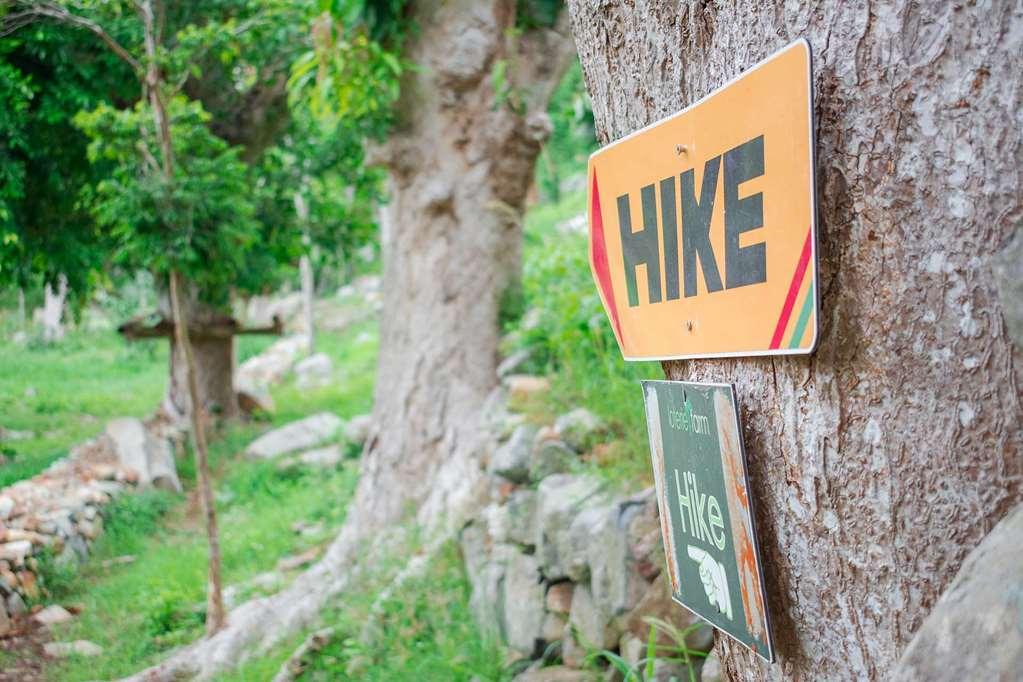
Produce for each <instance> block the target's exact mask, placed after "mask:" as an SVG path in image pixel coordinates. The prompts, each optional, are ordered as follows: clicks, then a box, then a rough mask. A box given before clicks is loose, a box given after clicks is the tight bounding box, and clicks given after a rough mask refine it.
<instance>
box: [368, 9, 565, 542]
mask: <svg viewBox="0 0 1023 682" xmlns="http://www.w3.org/2000/svg"><path fill="white" fill-rule="evenodd" d="M515 7H516V5H515V3H514V2H511V1H510V0H490V1H488V2H482V3H481V2H478V1H477V0H457V1H455V2H441V1H439V0H427V1H425V2H420V3H417V4H416V5H415V7H414V23H415V24H416V25H417V26H418V31H417V32H415V33H414V37H412V38H410V44H409V45H408V46H407V48H406V54H405V57H406V59H408V60H410V61H412V62H414V63H416V64H420V65H423V66H424V68H422V69H419V70H416V71H412V72H410V73H408V75H407V76H406V78H405V79H404V81H403V82H402V94H401V100H400V101H399V102H398V104H397V106H396V111H397V112H399V122H398V124H397V126H396V130H394V131H393V133H392V136H391V138H390V139H389V140H388V143H387V145H386V146H385V147H383V148H380V149H377V150H375V152H376V153H375V154H374V158H375V159H376V160H378V161H382V162H383V163H384V164H385V165H386V166H387V167H388V169H389V170H390V189H391V200H390V203H389V204H388V206H387V207H386V212H387V220H386V221H385V223H386V225H387V226H388V232H389V234H388V235H387V239H386V247H385V248H384V272H383V298H384V313H383V316H382V320H381V336H380V358H379V365H378V373H377V380H376V386H377V389H376V395H375V403H374V415H373V416H374V423H375V424H376V425H377V426H378V429H377V432H376V433H375V435H374V436H373V437H371V439H370V441H369V444H368V446H367V448H366V452H365V453H364V457H363V476H362V479H361V481H360V483H359V489H358V493H357V496H356V501H355V503H354V505H353V508H352V512H350V515H351V517H352V518H354V519H356V520H355V521H354V527H355V528H358V529H359V532H360V533H363V534H364V533H370V532H372V531H373V529H374V528H380V527H381V526H386V525H388V524H391V523H394V522H396V521H397V520H399V519H400V518H402V517H404V516H405V515H406V513H407V512H408V510H409V509H417V510H418V519H419V521H420V522H421V523H423V524H424V525H425V526H427V527H431V528H439V527H443V526H444V525H445V524H447V523H458V521H459V520H460V519H461V518H462V516H463V514H464V512H465V510H467V509H468V508H470V507H471V506H472V505H473V504H474V503H475V502H476V501H477V500H478V499H479V493H480V486H481V484H482V483H483V477H482V476H481V470H480V455H481V452H480V448H481V445H482V443H483V439H482V432H481V430H480V428H479V426H480V425H479V421H478V417H479V414H480V411H481V407H482V405H483V403H484V402H485V400H486V398H487V396H488V395H489V394H490V392H491V391H492V390H493V389H494V387H495V385H496V382H497V379H496V365H497V361H498V347H497V346H498V340H499V329H498V313H499V308H500V305H501V303H502V300H503V299H504V297H505V296H506V295H507V294H508V292H509V290H510V289H512V288H514V287H516V286H518V283H519V276H520V269H521V243H522V211H523V204H524V201H525V197H526V193H527V191H528V189H529V186H530V184H531V182H532V179H533V172H534V167H535V162H536V158H537V155H538V154H539V152H540V148H541V145H542V144H543V142H544V140H545V139H546V138H547V136H548V134H549V132H550V121H549V119H548V118H547V114H546V110H547V104H548V101H549V99H550V95H551V93H552V91H553V89H554V88H555V87H556V85H557V83H558V81H559V80H560V78H561V76H562V74H563V73H564V71H565V69H566V68H567V65H568V64H569V60H570V57H571V56H572V54H573V52H574V49H573V45H572V42H571V39H570V38H569V37H568V36H567V16H566V17H565V19H564V21H563V22H562V25H561V26H560V28H561V29H562V30H563V31H564V33H558V32H557V31H556V30H553V29H537V30H530V31H527V32H525V33H524V34H522V35H521V36H520V37H519V38H515V37H514V36H513V35H512V30H513V28H514V25H515ZM501 62H504V63H505V64H507V73H508V77H509V87H508V89H507V91H506V92H504V93H498V92H497V87H498V85H497V84H495V82H494V80H493V79H492V77H491V74H492V72H493V70H494V69H495V68H496V67H497V65H498V64H499V63H501ZM499 98H500V99H499ZM385 491H386V492H385Z"/></svg>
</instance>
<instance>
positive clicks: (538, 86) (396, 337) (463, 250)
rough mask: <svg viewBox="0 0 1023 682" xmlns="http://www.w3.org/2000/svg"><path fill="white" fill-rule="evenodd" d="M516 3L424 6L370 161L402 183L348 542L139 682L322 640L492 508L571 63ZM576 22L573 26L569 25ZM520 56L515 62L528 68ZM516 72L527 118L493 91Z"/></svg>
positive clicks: (453, 0)
mask: <svg viewBox="0 0 1023 682" xmlns="http://www.w3.org/2000/svg"><path fill="white" fill-rule="evenodd" d="M515 7H516V3H515V2H514V1H513V0H488V1H487V2H480V1H479V0H427V1H426V2H422V3H416V4H415V6H414V8H413V9H414V11H413V14H414V16H413V17H412V19H413V21H414V22H415V23H416V25H417V31H416V32H415V33H414V34H413V37H412V38H410V42H409V44H408V45H407V49H406V54H405V58H406V59H408V60H411V61H413V62H415V63H417V64H419V65H422V66H423V67H424V68H421V69H417V70H416V71H414V72H411V73H409V74H408V75H407V77H406V80H405V82H403V83H402V95H401V101H400V102H398V104H397V106H396V110H397V111H398V112H402V113H403V114H404V115H405V117H406V118H405V119H404V120H402V121H401V122H400V123H399V127H398V129H397V130H395V131H394V133H393V134H392V136H391V139H390V140H389V142H388V143H387V145H386V146H385V147H380V148H377V149H375V150H373V151H374V154H373V156H374V157H375V158H376V160H377V161H379V162H382V163H385V164H386V165H387V166H388V167H389V169H390V171H391V179H390V188H391V201H390V203H389V204H388V205H387V206H386V208H385V209H384V210H385V211H386V216H387V224H388V226H389V230H388V231H389V238H388V239H386V244H385V246H384V249H383V252H384V274H383V290H384V312H383V315H382V320H381V341H380V358H379V366H378V374H377V379H376V386H377V388H376V396H375V400H376V402H375V405H374V412H373V417H374V424H375V426H374V432H373V433H372V434H371V435H370V438H369V440H368V441H367V446H366V451H365V452H364V453H363V458H362V474H361V477H360V480H359V487H358V490H357V492H356V498H355V500H354V501H353V502H352V504H351V506H350V508H349V511H348V515H347V518H346V520H345V525H344V528H343V529H342V531H341V533H340V535H339V536H338V538H337V539H336V540H335V541H334V542H333V544H332V545H331V547H330V548H329V549H328V551H327V552H326V554H325V555H324V558H323V559H322V560H321V561H319V562H317V563H316V564H315V565H314V566H313V567H311V568H310V569H309V570H308V571H306V572H305V573H304V574H303V575H302V576H301V577H299V578H298V579H296V580H295V581H294V583H293V584H292V586H291V587H289V588H287V589H285V590H283V591H281V592H280V593H278V594H276V595H273V596H271V597H266V598H261V599H256V600H252V601H250V602H247V603H245V604H243V605H241V606H240V607H238V608H237V609H235V610H233V611H232V612H231V618H230V622H229V623H228V625H227V627H225V628H224V629H223V630H222V631H221V632H220V633H218V634H217V635H216V636H214V637H212V638H210V639H208V640H204V641H201V642H196V643H194V644H192V645H190V646H189V647H186V648H184V649H182V650H180V651H178V652H177V653H175V654H174V655H173V656H171V657H170V658H168V659H167V660H166V661H164V662H163V663H160V664H159V665H157V666H154V667H153V668H150V669H149V670H145V671H142V672H140V673H139V674H137V675H135V676H133V677H132V678H130V679H131V680H138V681H139V682H142V681H143V680H144V681H145V682H154V681H156V680H175V679H179V678H180V677H182V676H185V675H198V676H199V677H200V678H201V679H204V678H209V677H212V676H214V675H215V674H216V673H218V672H221V671H224V670H228V669H230V668H231V667H232V665H233V664H235V663H237V662H238V661H240V660H243V659H244V658H245V657H246V655H247V654H248V653H250V652H251V651H253V650H255V651H266V650H267V649H268V648H269V647H272V646H273V645H274V644H276V643H279V642H281V641H283V640H285V639H287V638H288V637H290V636H291V635H292V634H294V633H295V632H296V631H298V630H299V629H301V628H304V627H308V626H310V625H311V624H312V623H313V622H315V619H316V618H317V616H318V614H319V611H320V608H321V607H322V605H323V604H324V603H325V602H326V601H328V600H330V599H331V598H333V597H335V596H336V595H338V594H340V593H341V592H342V591H343V590H344V589H345V587H346V586H347V585H348V582H349V580H350V578H351V576H352V575H353V571H355V570H356V569H357V567H358V565H359V561H360V558H361V557H364V556H366V555H367V553H368V552H367V544H369V545H371V544H372V542H373V541H375V540H378V539H379V538H381V537H393V535H391V536H385V535H383V534H382V533H381V531H382V530H384V529H388V528H390V527H392V526H394V525H396V524H399V523H401V522H403V521H405V520H407V519H410V518H413V516H412V515H413V513H414V514H415V516H414V518H415V519H417V520H418V521H419V522H420V523H421V524H422V525H423V526H424V527H425V533H424V534H423V535H424V537H425V538H428V539H429V540H432V541H435V539H436V538H437V537H442V536H443V533H444V532H445V531H446V530H449V529H450V528H453V527H458V526H459V525H460V524H461V522H462V521H464V520H465V516H466V515H467V514H468V513H470V512H471V511H472V510H473V509H474V507H475V506H476V503H478V502H479V501H480V495H481V493H482V492H484V491H482V490H481V487H482V484H483V472H482V470H481V468H480V467H481V460H480V455H481V454H482V453H481V447H482V444H483V442H484V436H483V432H482V429H481V424H480V419H479V417H480V413H481V412H482V407H483V404H484V402H485V401H486V398H487V396H488V395H489V394H490V392H491V391H492V390H493V388H494V387H495V385H496V382H497V378H496V367H497V359H498V348H497V343H498V336H499V330H498V309H499V306H500V302H501V300H502V297H503V296H504V293H505V292H506V291H507V289H508V287H509V286H514V285H515V284H516V283H517V281H518V276H519V267H520V249H521V238H522V228H521V218H522V209H523V202H524V201H525V196H526V193H527V190H528V188H529V186H530V183H531V181H532V178H533V169H534V164H535V161H536V157H537V154H538V153H539V151H540V147H541V145H542V143H543V141H544V139H545V138H546V136H547V134H548V133H549V130H550V123H549V120H548V119H547V116H546V109H547V105H548V100H549V98H550V95H551V93H552V92H553V90H554V88H555V86H556V85H557V83H558V81H559V80H560V77H561V75H562V74H563V73H564V71H565V68H567V66H568V64H569V63H570V60H571V57H572V55H573V54H574V46H573V45H572V41H571V39H570V38H569V37H568V35H567V15H566V16H564V17H562V19H561V20H560V21H559V24H558V25H557V26H556V27H555V30H551V29H535V30H530V31H526V32H525V33H523V34H521V35H519V36H517V37H516V36H515V35H514V33H515V32H514V31H513V30H512V29H513V28H514V25H515ZM563 14H564V13H563ZM516 55H518V56H516ZM501 59H506V60H508V61H509V62H512V61H514V62H515V64H514V66H511V65H510V66H509V72H510V78H512V85H513V86H514V87H515V89H516V90H517V92H516V94H515V96H516V98H517V100H516V101H517V108H518V111H519V112H520V113H516V111H513V110H512V109H511V108H509V105H508V103H507V102H505V103H504V104H503V105H498V103H497V102H495V90H494V86H493V83H492V80H491V78H490V74H491V69H492V68H493V67H494V65H495V64H496V63H497V61H498V60H501Z"/></svg>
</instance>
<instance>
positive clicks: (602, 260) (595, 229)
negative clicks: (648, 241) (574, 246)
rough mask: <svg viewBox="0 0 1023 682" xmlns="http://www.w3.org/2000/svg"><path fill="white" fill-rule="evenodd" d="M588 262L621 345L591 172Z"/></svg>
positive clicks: (595, 190) (596, 192)
mask: <svg viewBox="0 0 1023 682" xmlns="http://www.w3.org/2000/svg"><path fill="white" fill-rule="evenodd" d="M590 262H591V263H593V276H594V278H595V279H596V280H597V285H598V286H599V287H600V291H601V293H603V294H604V302H605V303H606V304H607V314H608V316H609V317H610V318H611V324H612V325H613V326H614V330H615V335H616V336H617V337H618V343H619V344H621V343H622V327H621V324H620V323H619V322H618V307H617V306H616V305H615V292H614V289H612V288H611V268H610V267H609V266H608V263H607V247H606V246H605V244H604V219H603V217H602V216H601V214H600V192H599V191H598V189H597V172H596V171H594V172H593V192H591V198H590Z"/></svg>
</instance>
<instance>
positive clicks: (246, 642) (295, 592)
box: [124, 529, 359, 682]
mask: <svg viewBox="0 0 1023 682" xmlns="http://www.w3.org/2000/svg"><path fill="white" fill-rule="evenodd" d="M346 530H347V529H346ZM358 548H359V544H358V543H357V542H355V541H354V539H353V538H352V537H351V536H350V535H349V534H348V533H346V532H344V531H342V533H341V535H340V536H338V538H337V539H336V540H335V541H334V542H333V544H332V545H331V546H330V548H329V549H328V550H327V554H326V555H325V556H324V557H323V559H321V560H320V561H319V562H317V563H316V564H314V565H313V566H311V567H310V568H309V569H308V570H306V571H305V572H304V573H302V574H301V575H299V576H298V577H297V578H295V580H294V581H293V582H292V583H291V585H290V586H288V587H287V588H285V589H284V590H281V591H280V592H278V593H277V594H274V595H271V596H269V597H260V598H258V599H253V600H251V601H248V602H245V603H244V604H241V605H240V606H238V607H237V608H235V609H234V610H232V611H231V612H230V614H228V618H227V624H226V625H225V627H224V628H223V629H222V630H220V631H219V632H217V633H216V634H215V635H213V636H212V637H209V638H206V639H201V640H198V641H196V642H194V643H192V644H190V645H188V646H186V647H183V648H181V649H178V650H177V651H175V652H174V653H172V654H171V655H170V657H168V658H167V659H166V660H164V661H162V662H161V663H158V664H157V665H154V666H153V667H151V668H148V669H146V670H143V671H141V672H139V673H136V674H135V675H132V676H130V677H127V678H124V682H176V681H178V680H182V679H195V680H209V679H212V678H214V677H215V676H216V675H217V674H219V673H223V672H226V671H228V670H232V669H234V668H236V667H237V666H238V664H239V663H241V662H242V661H244V660H246V659H247V658H249V657H251V656H254V655H259V654H263V653H266V652H267V651H269V650H270V649H272V648H273V647H274V646H275V645H277V644H280V643H281V642H282V641H284V640H286V639H287V638H289V637H291V636H293V635H295V634H296V633H298V632H300V631H302V630H303V629H305V628H308V627H310V626H312V625H313V624H314V623H315V622H316V621H317V619H318V618H319V616H320V611H321V610H322V608H323V606H324V605H325V604H326V603H327V602H329V601H330V600H331V599H332V598H333V597H335V596H337V595H338V594H339V593H340V592H341V591H342V590H344V589H345V587H346V586H347V585H349V584H350V583H351V580H352V578H353V576H354V575H355V572H356V566H355V560H356V558H357V550H358Z"/></svg>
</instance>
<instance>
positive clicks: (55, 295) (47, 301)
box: [43, 273, 67, 343]
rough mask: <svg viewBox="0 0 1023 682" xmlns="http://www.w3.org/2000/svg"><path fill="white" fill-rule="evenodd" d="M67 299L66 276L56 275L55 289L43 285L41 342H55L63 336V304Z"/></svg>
mask: <svg viewBox="0 0 1023 682" xmlns="http://www.w3.org/2000/svg"><path fill="white" fill-rule="evenodd" d="M66 301H67V277H65V276H64V274H63V273H61V274H60V275H59V276H58V277H57V289H56V291H54V289H53V287H52V286H51V285H50V283H49V282H47V283H46V284H45V285H44V286H43V342H44V343H56V342H58V341H60V340H61V339H63V338H64V304H65V302H66Z"/></svg>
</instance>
